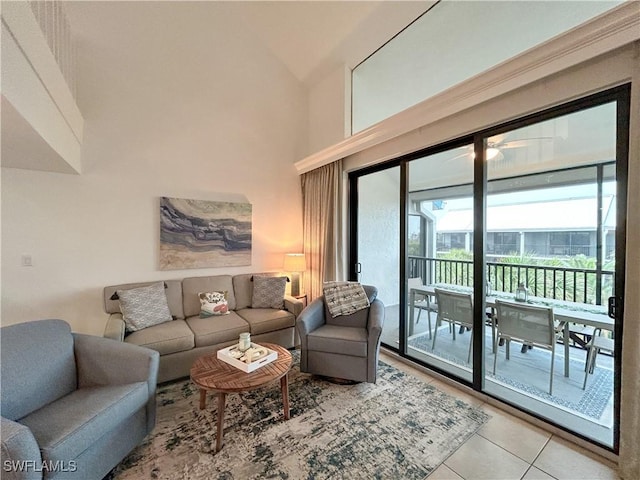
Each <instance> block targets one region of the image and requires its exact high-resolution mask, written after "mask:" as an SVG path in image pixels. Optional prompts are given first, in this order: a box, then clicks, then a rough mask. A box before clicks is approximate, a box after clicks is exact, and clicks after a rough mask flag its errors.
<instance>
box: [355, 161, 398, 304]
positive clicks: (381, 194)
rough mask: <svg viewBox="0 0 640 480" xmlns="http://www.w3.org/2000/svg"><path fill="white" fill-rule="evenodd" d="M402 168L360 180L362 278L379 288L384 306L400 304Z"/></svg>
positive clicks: (359, 234)
mask: <svg viewBox="0 0 640 480" xmlns="http://www.w3.org/2000/svg"><path fill="white" fill-rule="evenodd" d="M399 199H400V168H399V167H395V168H392V169H389V170H383V171H381V172H377V173H373V174H370V175H367V176H365V177H361V178H360V179H359V181H358V261H359V262H360V264H361V268H362V274H361V276H360V281H361V282H362V283H364V284H367V285H375V286H376V287H377V288H378V298H379V299H380V300H382V303H384V304H385V305H387V306H389V305H397V304H398V285H399V284H400V270H399V269H400V202H399Z"/></svg>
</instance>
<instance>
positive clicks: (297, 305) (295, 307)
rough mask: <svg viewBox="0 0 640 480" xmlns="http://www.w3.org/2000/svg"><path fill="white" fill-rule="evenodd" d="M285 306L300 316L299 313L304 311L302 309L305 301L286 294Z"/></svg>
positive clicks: (296, 315)
mask: <svg viewBox="0 0 640 480" xmlns="http://www.w3.org/2000/svg"><path fill="white" fill-rule="evenodd" d="M284 308H285V310H287V311H289V312H291V313H293V315H294V316H295V317H296V318H298V315H300V312H302V310H303V309H304V303H303V302H302V300H299V299H297V298H296V297H292V296H291V295H285V296H284Z"/></svg>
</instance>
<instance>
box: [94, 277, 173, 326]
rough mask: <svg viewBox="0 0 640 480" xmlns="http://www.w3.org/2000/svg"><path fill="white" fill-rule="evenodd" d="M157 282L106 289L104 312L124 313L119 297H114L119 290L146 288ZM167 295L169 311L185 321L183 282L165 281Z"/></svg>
mask: <svg viewBox="0 0 640 480" xmlns="http://www.w3.org/2000/svg"><path fill="white" fill-rule="evenodd" d="M153 283H156V282H144V283H125V284H122V285H111V286H109V287H105V288H104V292H103V293H104V310H105V312H107V313H122V311H121V310H120V301H119V299H118V296H117V295H114V294H115V293H116V291H117V290H127V289H130V288H138V287H146V286H149V285H151V284H153ZM163 283H164V285H165V290H164V291H165V295H166V297H167V303H168V304H169V310H170V311H171V315H172V316H173V317H174V318H182V319H184V312H183V310H182V281H181V280H165V281H164V282H163Z"/></svg>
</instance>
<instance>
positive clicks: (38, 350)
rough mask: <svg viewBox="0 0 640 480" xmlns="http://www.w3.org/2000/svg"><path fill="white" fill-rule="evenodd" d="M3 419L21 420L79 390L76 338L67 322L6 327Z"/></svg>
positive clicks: (4, 328) (1, 333)
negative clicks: (74, 342) (75, 351)
mask: <svg viewBox="0 0 640 480" xmlns="http://www.w3.org/2000/svg"><path fill="white" fill-rule="evenodd" d="M0 336H1V337H2V339H1V342H2V343H1V347H2V351H1V352H2V362H0V364H1V365H0V372H1V373H0V375H1V381H2V393H1V406H0V408H1V410H2V416H3V417H5V418H8V419H9V420H19V419H20V418H22V417H24V416H26V415H28V414H30V413H31V412H33V411H35V410H37V409H39V408H41V407H43V406H45V405H48V404H49V403H51V402H53V401H54V400H57V399H59V398H61V397H63V396H65V395H67V394H69V393H71V392H73V391H74V390H76V389H77V374H76V361H75V355H74V348H73V336H72V335H71V328H70V327H69V324H68V323H67V322H65V321H63V320H38V321H34V322H26V323H18V324H16V325H9V326H7V327H2V329H1V332H0Z"/></svg>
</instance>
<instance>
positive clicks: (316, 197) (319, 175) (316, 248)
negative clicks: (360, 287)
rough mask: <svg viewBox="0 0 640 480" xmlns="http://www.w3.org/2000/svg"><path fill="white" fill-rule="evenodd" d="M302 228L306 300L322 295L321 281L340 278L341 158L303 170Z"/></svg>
mask: <svg viewBox="0 0 640 480" xmlns="http://www.w3.org/2000/svg"><path fill="white" fill-rule="evenodd" d="M301 182H302V222H303V223H302V231H303V242H304V253H305V256H306V260H307V271H306V273H305V276H304V288H305V291H306V292H307V296H308V298H307V300H308V301H309V302H310V301H311V300H313V299H314V298H317V297H319V296H320V295H322V283H323V282H324V281H327V280H343V278H342V276H343V268H342V262H343V255H342V250H343V246H342V215H341V212H342V195H341V192H342V160H338V161H336V162H333V163H331V164H329V165H325V166H323V167H320V168H317V169H315V170H312V171H310V172H308V173H304V174H302V176H301Z"/></svg>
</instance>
